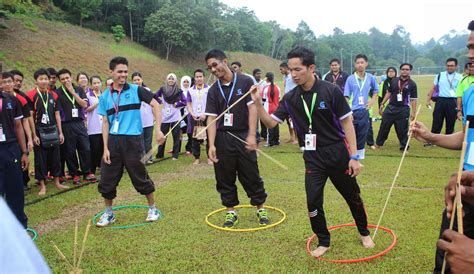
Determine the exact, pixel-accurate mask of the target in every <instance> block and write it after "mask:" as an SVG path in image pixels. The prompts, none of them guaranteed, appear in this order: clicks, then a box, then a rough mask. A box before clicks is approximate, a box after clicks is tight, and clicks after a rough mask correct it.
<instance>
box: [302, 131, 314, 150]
mask: <svg viewBox="0 0 474 274" xmlns="http://www.w3.org/2000/svg"><path fill="white" fill-rule="evenodd" d="M304 150H309V151H315V150H316V134H309V133H308V134H305V135H304Z"/></svg>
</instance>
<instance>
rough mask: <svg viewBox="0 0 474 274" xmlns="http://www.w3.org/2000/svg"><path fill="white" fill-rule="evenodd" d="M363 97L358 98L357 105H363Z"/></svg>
mask: <svg viewBox="0 0 474 274" xmlns="http://www.w3.org/2000/svg"><path fill="white" fill-rule="evenodd" d="M364 104H365V102H364V96H359V105H364Z"/></svg>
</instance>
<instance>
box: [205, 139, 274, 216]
mask: <svg viewBox="0 0 474 274" xmlns="http://www.w3.org/2000/svg"><path fill="white" fill-rule="evenodd" d="M232 133H233V134H234V135H237V136H239V138H241V139H243V140H245V139H246V138H247V133H248V131H240V132H236V131H233V132H232ZM215 146H216V153H217V159H219V161H218V162H217V163H215V164H214V172H215V175H216V182H217V184H216V189H217V192H219V193H220V195H221V201H222V204H223V205H224V206H226V207H233V206H236V205H238V204H239V199H238V196H237V185H236V184H235V180H236V178H237V177H238V178H239V181H240V183H241V184H242V186H243V187H244V190H245V192H246V193H247V196H248V197H249V198H250V204H251V205H254V206H257V205H261V204H263V203H265V200H266V199H267V193H266V192H265V188H264V186H263V180H262V178H261V177H260V173H259V171H258V163H257V154H256V152H255V151H251V152H250V151H247V149H246V148H245V144H244V143H242V142H241V141H239V140H237V139H235V137H233V136H231V135H230V134H228V133H226V132H225V131H217V134H216V140H215Z"/></svg>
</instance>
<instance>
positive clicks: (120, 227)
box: [92, 205, 163, 229]
mask: <svg viewBox="0 0 474 274" xmlns="http://www.w3.org/2000/svg"><path fill="white" fill-rule="evenodd" d="M125 208H149V207H148V206H146V205H121V206H114V207H112V210H120V209H125ZM104 212H105V210H103V211H101V212H99V213H97V214H96V215H95V216H94V217H92V223H93V224H94V225H96V224H97V218H99V217H100V216H101V215H102V214H104ZM158 212H159V213H160V218H158V220H161V219H163V213H161V211H160V210H158ZM153 223H154V222H143V223H139V224H132V225H122V226H107V227H106V228H111V229H128V228H135V227H139V226H144V225H149V224H153Z"/></svg>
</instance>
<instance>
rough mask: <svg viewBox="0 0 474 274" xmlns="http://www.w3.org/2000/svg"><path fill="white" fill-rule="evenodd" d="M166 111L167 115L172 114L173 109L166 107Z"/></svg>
mask: <svg viewBox="0 0 474 274" xmlns="http://www.w3.org/2000/svg"><path fill="white" fill-rule="evenodd" d="M165 113H166V115H170V114H171V109H170V108H169V107H168V108H166V109H165Z"/></svg>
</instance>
